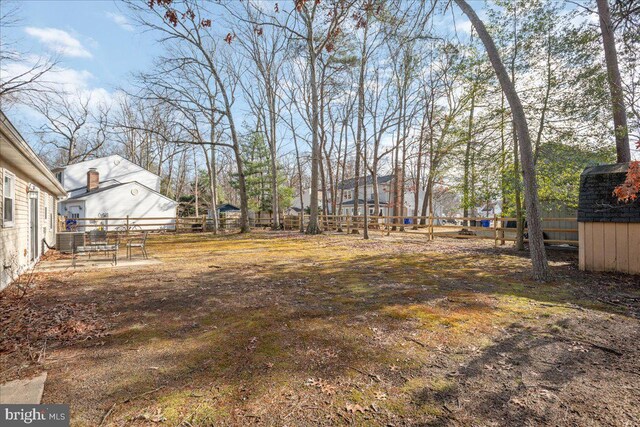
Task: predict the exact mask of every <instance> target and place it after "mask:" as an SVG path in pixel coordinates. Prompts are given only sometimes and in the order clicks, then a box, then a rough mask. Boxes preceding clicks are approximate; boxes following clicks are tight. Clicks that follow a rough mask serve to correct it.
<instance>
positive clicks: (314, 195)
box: [307, 29, 322, 234]
mask: <svg viewBox="0 0 640 427" xmlns="http://www.w3.org/2000/svg"><path fill="white" fill-rule="evenodd" d="M309 33H310V34H309V35H308V37H309V38H308V40H307V44H308V46H309V56H310V57H309V77H310V86H311V131H312V132H311V195H310V198H309V199H310V201H309V203H310V204H311V206H309V213H310V215H309V225H307V234H320V233H322V230H321V229H320V227H319V224H318V181H319V178H320V176H319V172H320V171H319V167H320V161H321V157H322V156H321V154H320V140H319V139H320V138H319V135H318V126H319V123H318V117H319V114H320V112H319V111H318V103H319V100H318V83H317V81H316V79H317V76H316V53H315V51H314V47H313V33H312V32H311V30H310V29H309Z"/></svg>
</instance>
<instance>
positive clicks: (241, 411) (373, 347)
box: [0, 232, 640, 426]
mask: <svg viewBox="0 0 640 427" xmlns="http://www.w3.org/2000/svg"><path fill="white" fill-rule="evenodd" d="M150 252H151V254H152V255H153V256H154V257H156V258H158V259H160V260H161V261H162V264H160V265H154V266H146V267H137V268H136V269H133V268H130V269H126V268H120V269H100V270H96V271H78V272H73V273H71V274H63V275H57V276H55V277H48V276H38V278H37V283H38V287H37V288H36V289H35V290H33V291H31V292H30V293H29V294H28V295H27V297H26V298H27V299H28V301H29V304H30V310H31V311H30V312H29V313H30V314H29V315H30V316H33V315H34V314H33V310H34V307H39V309H40V310H42V312H43V313H48V311H47V310H50V309H51V307H53V308H54V309H55V307H56V306H60V305H61V304H73V307H75V308H78V309H80V308H81V307H83V306H84V307H87V310H91V313H92V316H89V317H86V318H93V313H95V312H96V311H97V313H98V314H99V316H100V321H101V322H102V323H103V324H102V325H101V327H100V328H98V329H99V330H100V331H103V330H104V329H105V328H106V331H107V335H104V336H102V335H99V336H95V337H91V336H89V337H88V338H87V337H86V336H83V337H82V339H81V340H76V341H74V342H70V341H69V340H68V339H66V340H65V341H60V342H56V340H55V339H53V340H50V341H48V343H47V351H46V355H45V356H44V357H40V355H39V356H38V358H34V357H27V354H29V352H20V351H14V352H12V353H7V352H5V353H4V354H0V361H1V362H2V366H1V367H0V370H1V371H2V374H1V376H2V379H5V380H6V379H11V378H15V377H19V376H21V377H24V376H26V375H29V374H31V373H33V372H35V371H39V370H47V371H48V372H49V377H48V381H47V384H46V387H45V394H44V402H49V403H70V404H71V407H72V416H73V424H74V425H87V426H94V425H97V424H99V423H100V421H101V419H102V418H103V416H104V415H105V413H107V412H108V411H109V409H111V408H112V411H111V412H110V413H109V416H108V418H107V419H106V420H105V423H104V424H105V425H148V424H156V423H163V424H165V425H174V426H175V425H183V426H188V425H193V426H195V425H251V424H258V425H336V424H356V425H390V424H391V425H397V426H399V425H431V424H433V425H472V424H474V425H478V424H481V425H488V424H496V425H522V424H527V423H528V424H557V425H600V424H610V425H634V424H638V423H640V410H639V409H638V406H637V402H638V401H639V400H640V386H639V384H640V380H639V378H638V377H639V376H640V372H639V371H640V369H639V368H638V366H637V360H638V358H639V356H640V350H639V347H640V345H639V344H638V342H639V340H638V338H640V332H639V328H638V326H640V325H639V322H638V313H639V312H640V311H639V305H640V302H639V301H640V298H639V297H640V286H638V278H637V277H636V278H633V277H629V276H627V277H624V276H616V275H604V274H597V275H596V274H585V273H581V272H579V271H577V269H576V265H575V261H576V260H575V258H576V256H575V254H571V253H556V254H552V256H551V259H552V268H553V271H554V280H553V281H552V282H550V283H547V284H538V283H535V282H533V281H531V280H530V278H529V270H528V269H529V262H528V260H527V259H526V257H524V256H522V255H520V254H518V253H516V252H515V251H513V250H511V249H505V248H502V249H500V248H498V249H495V248H494V247H493V244H492V243H490V244H486V243H484V242H480V243H478V242H471V241H457V240H450V239H441V240H437V241H436V242H427V241H426V240H424V239H423V238H422V237H420V236H416V235H413V234H411V235H406V236H401V235H400V234H396V235H392V236H391V237H381V236H379V235H376V236H374V239H373V240H371V241H362V240H358V238H357V237H354V236H344V235H323V236H314V237H307V236H300V235H296V234H291V233H288V234H284V233H267V232H263V233H254V234H251V235H248V236H239V235H233V236H218V237H216V236H210V235H205V234H203V235H179V236H158V237H155V238H154V239H153V240H152V241H151V243H150ZM0 301H1V302H2V303H3V304H12V303H13V300H12V299H11V296H10V295H9V294H8V293H5V295H4V296H3V297H2V299H0ZM90 327H91V325H87V328H90ZM88 330H91V329H88ZM67 338H68V337H67ZM41 344H42V343H41V342H40V341H38V342H30V343H29V345H32V346H33V348H40V346H41ZM25 346H26V344H25ZM37 359H40V360H37ZM114 405H115V406H114Z"/></svg>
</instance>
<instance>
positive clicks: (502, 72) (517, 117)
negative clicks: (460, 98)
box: [455, 0, 549, 281]
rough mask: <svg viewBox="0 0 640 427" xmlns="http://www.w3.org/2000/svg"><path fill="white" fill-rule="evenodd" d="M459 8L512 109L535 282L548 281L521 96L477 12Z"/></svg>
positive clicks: (461, 2) (459, 0) (465, 6)
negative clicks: (479, 41) (481, 44)
mask: <svg viewBox="0 0 640 427" xmlns="http://www.w3.org/2000/svg"><path fill="white" fill-rule="evenodd" d="M455 2H456V4H457V5H458V7H459V8H460V9H461V10H462V11H463V12H464V14H465V15H467V17H468V18H469V21H471V24H472V25H473V27H474V28H475V30H476V32H477V33H478V37H479V38H480V40H482V43H483V45H484V47H485V49H486V51H487V55H488V56H489V60H490V61H491V65H492V66H493V68H494V70H495V72H496V75H497V77H498V80H499V82H500V86H501V87H502V91H503V92H504V95H505V97H506V98H507V102H508V103H509V106H510V107H511V112H512V115H513V122H514V126H515V128H516V132H517V135H518V145H519V148H520V158H521V160H522V173H523V181H524V188H525V204H526V206H527V221H528V229H529V250H530V254H531V262H532V265H533V277H534V278H535V279H536V280H541V281H543V280H547V279H548V278H549V265H548V263H547V254H546V251H545V248H544V237H543V233H542V220H541V219H540V203H539V200H538V188H537V183H536V175H535V166H534V163H533V151H532V144H531V136H530V135H529V128H528V124H527V118H526V116H525V114H524V109H523V108H522V103H521V102H520V97H519V96H518V93H517V92H516V90H515V87H514V86H513V83H512V82H511V79H510V78H509V75H508V74H507V70H506V69H505V66H504V64H503V62H502V59H501V58H500V54H499V52H498V49H497V48H496V45H495V43H494V42H493V39H492V37H491V35H490V34H489V32H488V31H487V29H486V27H485V25H484V23H483V22H482V20H481V19H480V18H479V17H478V15H477V14H476V12H475V11H474V10H473V8H472V7H471V6H469V4H468V3H467V2H466V1H465V0H455Z"/></svg>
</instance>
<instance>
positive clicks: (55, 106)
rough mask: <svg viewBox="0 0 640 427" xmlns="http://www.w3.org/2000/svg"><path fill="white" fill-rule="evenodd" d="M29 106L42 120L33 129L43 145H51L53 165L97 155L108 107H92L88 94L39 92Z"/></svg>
mask: <svg viewBox="0 0 640 427" xmlns="http://www.w3.org/2000/svg"><path fill="white" fill-rule="evenodd" d="M30 102H31V106H32V107H33V108H34V109H35V110H36V111H37V112H39V113H40V114H42V116H43V118H44V119H45V123H44V124H43V125H42V126H40V127H39V128H37V129H35V132H36V134H38V135H39V136H40V138H41V140H42V143H43V144H44V145H45V147H46V146H49V147H53V148H54V150H55V153H54V154H55V155H56V156H57V160H56V163H57V165H69V164H72V163H77V162H81V161H84V160H86V159H88V158H90V157H92V156H96V155H98V154H99V152H100V150H101V149H102V148H103V147H105V143H106V141H107V124H108V114H109V108H108V107H107V106H103V105H101V106H98V107H95V108H93V109H92V103H91V97H90V96H88V95H83V94H81V93H79V92H76V93H73V94H66V93H60V92H52V93H48V92H45V93H42V94H40V95H39V96H38V97H37V98H31V101H30Z"/></svg>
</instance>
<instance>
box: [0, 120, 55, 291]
mask: <svg viewBox="0 0 640 427" xmlns="http://www.w3.org/2000/svg"><path fill="white" fill-rule="evenodd" d="M0 177H1V179H2V185H0V203H1V205H2V224H1V228H0V261H1V264H0V289H3V288H5V287H6V286H7V285H8V284H9V283H11V282H12V281H13V280H14V279H15V278H16V277H17V276H18V275H20V274H21V273H23V272H24V271H25V270H27V269H28V268H29V267H30V266H31V265H33V264H34V263H35V262H36V261H37V260H38V258H39V257H40V256H41V255H42V254H43V253H44V252H46V250H47V249H48V245H51V246H53V245H54V244H55V236H56V225H57V220H56V214H55V213H56V210H57V209H56V207H57V200H58V198H62V197H64V196H65V194H66V193H65V191H64V188H63V187H62V185H60V183H59V182H58V181H57V180H56V178H55V177H54V175H53V174H52V173H51V172H50V171H49V169H48V168H47V167H46V166H45V164H44V163H42V161H41V160H40V159H39V158H38V156H37V155H36V154H35V153H34V152H33V150H32V149H31V147H29V145H28V144H27V143H26V141H25V140H24V138H22V136H21V135H20V133H19V132H18V131H17V130H16V128H15V127H13V125H12V124H11V122H9V120H8V119H7V117H6V116H5V115H4V113H2V112H1V111H0Z"/></svg>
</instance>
